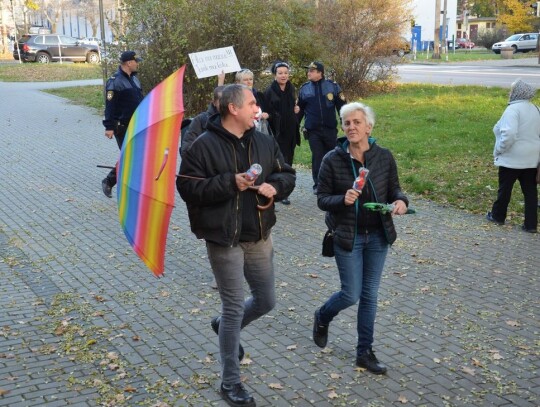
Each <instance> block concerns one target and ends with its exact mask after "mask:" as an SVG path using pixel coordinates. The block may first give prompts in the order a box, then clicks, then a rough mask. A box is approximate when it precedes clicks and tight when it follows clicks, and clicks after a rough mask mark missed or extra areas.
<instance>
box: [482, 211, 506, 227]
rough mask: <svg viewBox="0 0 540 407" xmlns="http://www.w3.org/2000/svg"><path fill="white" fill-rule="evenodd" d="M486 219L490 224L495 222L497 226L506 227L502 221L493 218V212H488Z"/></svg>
mask: <svg viewBox="0 0 540 407" xmlns="http://www.w3.org/2000/svg"><path fill="white" fill-rule="evenodd" d="M486 219H487V220H489V221H490V222H493V223H495V224H497V225H504V221H502V222H501V221H500V220H497V219H495V218H494V217H493V215H491V212H488V213H487V215H486Z"/></svg>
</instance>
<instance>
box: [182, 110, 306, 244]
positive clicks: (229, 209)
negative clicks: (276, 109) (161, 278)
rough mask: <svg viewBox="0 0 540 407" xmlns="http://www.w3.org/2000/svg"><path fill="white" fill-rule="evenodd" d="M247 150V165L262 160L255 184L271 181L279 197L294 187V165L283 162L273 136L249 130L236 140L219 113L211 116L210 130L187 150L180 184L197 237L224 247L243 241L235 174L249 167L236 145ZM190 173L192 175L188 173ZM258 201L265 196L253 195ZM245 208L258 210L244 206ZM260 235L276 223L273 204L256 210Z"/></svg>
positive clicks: (267, 233) (262, 202)
mask: <svg viewBox="0 0 540 407" xmlns="http://www.w3.org/2000/svg"><path fill="white" fill-rule="evenodd" d="M244 148H245V149H247V150H248V156H249V165H251V164H253V163H259V164H260V165H261V166H262V169H263V170H262V174H261V176H259V178H257V180H256V182H255V184H256V185H260V184H262V183H263V182H266V183H268V184H271V185H272V186H273V187H274V188H275V189H276V191H277V195H276V196H275V199H283V198H285V197H287V196H289V195H290V194H291V192H292V191H293V189H294V186H295V181H296V175H295V171H294V169H293V168H292V167H291V166H289V165H287V164H285V162H284V161H283V156H282V155H281V152H280V151H279V147H278V145H277V143H276V141H275V140H274V138H273V137H271V136H268V135H265V134H262V133H260V132H257V131H255V129H251V130H249V131H248V132H246V133H245V134H244V137H243V138H242V139H238V138H237V137H236V136H234V135H233V134H231V133H229V132H228V131H227V130H225V129H224V128H223V126H222V125H221V118H220V116H219V115H216V116H213V117H212V118H211V119H210V120H209V121H208V124H207V128H206V132H204V133H203V134H202V135H200V136H199V137H197V139H196V140H195V141H194V142H193V143H192V144H191V146H189V148H188V149H187V150H186V152H185V153H184V156H183V158H182V163H181V165H180V174H181V175H184V176H186V177H183V176H179V177H178V178H177V181H176V187H177V189H178V192H179V193H180V196H181V197H182V199H183V200H184V201H185V202H186V204H187V208H188V214H189V220H190V224H191V230H192V232H193V233H194V234H195V235H196V236H197V238H199V239H205V240H208V241H211V242H213V243H216V244H219V245H221V246H234V245H237V244H238V242H239V240H240V233H241V231H242V220H243V219H244V218H243V216H242V211H243V208H242V204H243V202H245V201H246V200H245V199H241V198H242V197H241V194H254V195H255V193H254V192H253V191H243V192H240V191H239V190H238V189H237V188H236V181H235V174H237V173H241V172H245V171H246V170H248V168H249V165H247V166H246V167H245V168H243V167H244V165H242V163H241V162H240V161H239V159H238V154H239V153H238V150H239V149H244ZM190 177H191V178H190ZM255 197H256V199H257V202H258V203H259V204H265V203H266V198H265V197H263V196H261V195H255ZM246 210H256V209H254V208H246ZM258 220H259V230H260V232H261V238H262V239H266V238H267V237H268V235H269V233H270V229H271V228H272V226H274V224H275V223H276V215H275V212H274V207H273V206H272V207H271V208H269V209H267V210H265V211H259V212H258Z"/></svg>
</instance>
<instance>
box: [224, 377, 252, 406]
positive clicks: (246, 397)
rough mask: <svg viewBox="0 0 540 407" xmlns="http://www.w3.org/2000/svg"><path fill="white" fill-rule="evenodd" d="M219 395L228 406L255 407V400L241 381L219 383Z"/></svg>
mask: <svg viewBox="0 0 540 407" xmlns="http://www.w3.org/2000/svg"><path fill="white" fill-rule="evenodd" d="M220 390H221V395H222V396H223V399H224V400H225V401H226V402H227V404H228V405H229V406H244V407H255V400H254V399H253V396H251V395H250V394H249V393H248V391H247V390H246V389H245V388H244V385H243V384H242V383H238V384H221V389H220Z"/></svg>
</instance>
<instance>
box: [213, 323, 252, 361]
mask: <svg viewBox="0 0 540 407" xmlns="http://www.w3.org/2000/svg"><path fill="white" fill-rule="evenodd" d="M220 320H221V317H214V318H212V321H210V325H212V330H213V331H214V332H215V333H216V335H219V321H220ZM242 359H244V347H243V346H242V344H240V345H238V360H240V361H241V360H242Z"/></svg>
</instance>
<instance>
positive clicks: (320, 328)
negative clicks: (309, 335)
mask: <svg viewBox="0 0 540 407" xmlns="http://www.w3.org/2000/svg"><path fill="white" fill-rule="evenodd" d="M319 310H320V308H319V309H318V310H317V311H315V316H314V318H313V341H314V342H315V344H316V345H317V346H318V347H319V348H324V347H325V346H326V344H327V343H328V326H329V325H328V324H326V325H324V324H321V323H320V322H319Z"/></svg>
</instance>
